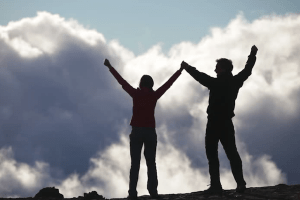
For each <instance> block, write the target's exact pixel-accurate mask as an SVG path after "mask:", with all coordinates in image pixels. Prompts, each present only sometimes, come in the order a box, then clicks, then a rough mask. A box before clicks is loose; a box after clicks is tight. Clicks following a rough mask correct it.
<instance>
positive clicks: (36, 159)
mask: <svg viewBox="0 0 300 200" xmlns="http://www.w3.org/2000/svg"><path fill="white" fill-rule="evenodd" d="M299 21H300V16H299V15H290V16H284V17H282V16H272V17H264V18H261V19H257V20H255V21H253V22H248V21H247V20H246V19H244V17H243V16H242V15H238V16H237V17H236V18H235V19H233V20H232V21H231V22H230V23H229V24H228V25H227V26H226V27H225V28H218V27H214V28H212V29H211V34H210V35H208V36H206V37H204V38H202V39H201V40H200V41H199V43H197V44H195V43H191V42H188V41H184V42H181V43H179V44H176V45H174V46H173V47H172V48H171V49H170V51H169V52H168V54H164V53H162V51H161V47H160V45H155V46H153V47H152V48H151V49H149V50H148V51H147V52H146V53H144V54H142V55H137V56H136V55H134V54H133V53H132V52H131V51H130V50H128V49H126V48H125V47H123V46H122V45H120V44H119V43H118V41H117V40H113V41H106V40H105V38H104V36H103V35H102V34H101V33H98V32H97V31H95V30H89V29H87V28H85V27H84V26H82V25H81V24H79V23H78V22H77V21H76V20H73V19H70V20H66V19H64V18H62V17H61V16H59V15H53V14H50V13H47V12H39V13H38V14H37V16H36V17H33V18H25V19H22V20H20V21H17V22H10V23H9V24H8V25H7V26H0V45H1V47H2V48H1V50H0V66H1V73H0V90H1V93H2V95H1V101H0V137H1V140H0V147H1V148H2V149H1V152H0V155H1V156H0V158H1V160H0V165H1V171H3V170H4V171H3V172H5V173H1V178H0V181H1V183H3V184H1V185H10V184H12V187H4V186H3V187H0V193H1V194H7V196H14V195H17V196H26V195H30V196H33V195H34V194H35V193H36V192H37V191H36V189H37V187H41V186H52V184H54V185H55V186H57V187H59V188H60V190H61V192H62V193H63V194H64V195H65V197H73V196H78V195H82V194H83V192H89V191H91V190H97V191H98V193H99V194H103V195H104V196H105V197H117V196H120V197H121V196H124V195H126V193H127V190H128V176H129V165H130V157H129V148H128V137H127V136H128V134H129V132H130V130H129V127H128V126H129V125H128V122H129V120H130V117H131V112H132V111H131V106H132V104H131V99H130V97H129V96H128V95H127V94H126V93H125V92H124V91H123V90H122V88H121V87H120V86H119V85H118V83H117V82H116V81H115V80H114V78H113V77H112V76H111V75H110V73H109V72H108V70H107V69H106V68H105V67H104V66H103V64H102V62H103V60H104V58H109V59H110V60H111V63H112V64H113V65H114V66H115V68H116V69H117V70H118V71H119V72H120V73H121V74H122V75H123V77H124V78H125V79H126V80H127V81H128V82H129V83H130V84H131V85H132V86H134V87H137V85H138V82H139V79H140V77H141V76H142V75H143V74H149V75H151V76H152V77H153V79H154V80H155V84H154V88H155V89H157V88H158V87H159V86H160V85H162V84H163V83H164V82H165V81H166V80H167V79H168V78H169V77H170V76H171V75H172V74H173V73H174V72H175V71H176V70H177V69H179V67H180V63H181V61H182V60H185V61H186V62H188V63H189V64H191V65H193V66H195V67H197V69H199V70H201V71H203V72H205V73H207V74H209V75H211V76H214V71H213V70H214V67H215V60H216V59H217V58H220V57H226V58H229V59H231V60H232V61H233V64H234V66H235V68H234V71H233V73H234V74H236V73H237V72H239V71H240V70H241V69H242V68H243V67H244V65H245V62H246V60H247V56H248V54H249V52H250V48H251V46H252V45H253V44H255V45H257V47H258V48H259V51H258V55H257V63H256V65H255V67H254V69H253V74H252V76H251V77H250V78H249V79H248V80H247V81H246V82H245V84H244V86H243V88H242V89H241V90H240V93H239V97H238V99H237V102H236V117H235V118H234V123H235V128H236V137H237V145H238V150H239V152H240V155H241V157H242V160H243V167H244V174H245V179H246V181H247V186H263V185H274V184H277V183H281V182H288V183H297V181H299V178H300V175H299V174H298V173H297V170H295V169H296V167H297V166H299V164H300V163H299V161H298V160H297V159H296V154H295V152H297V149H298V144H297V143H296V142H295V141H298V140H299V136H298V134H297V133H298V131H299V128H300V127H299V124H298V121H299V120H298V119H299V116H300V115H299V113H300V112H299V106H298V102H299V95H298V94H299V83H300V79H299V78H298V74H299V61H300V60H299V57H298V56H297V53H298V52H299V47H300V44H299V40H298V39H297V38H298V35H299V32H300V27H299ZM208 92H209V91H208V90H207V89H206V88H204V87H202V86H200V85H199V83H197V82H196V81H195V80H193V79H192V78H191V77H190V76H189V75H188V74H187V73H186V72H183V73H182V75H181V76H180V77H179V79H178V80H177V81H176V82H175V83H174V84H173V86H172V87H171V88H170V89H169V90H168V91H167V92H166V94H165V95H164V96H163V97H162V98H161V99H160V100H159V101H158V104H157V108H156V120H157V133H158V135H159V144H158V151H157V167H158V175H159V192H161V193H177V192H191V191H196V190H203V189H205V188H206V185H207V184H209V176H208V169H207V159H206V155H205V149H204V136H205V126H206V107H207V102H208ZM220 146H221V145H220ZM12 152H14V155H12ZM120 155H122V156H120ZM219 155H220V165H221V181H222V184H223V186H224V188H225V189H229V188H234V187H235V182H234V180H233V177H232V174H231V171H230V166H229V163H228V160H227V158H226V155H225V154H224V151H223V150H222V148H221V147H220V149H219ZM291 161H293V165H290V164H289V165H287V164H286V163H289V162H291ZM7 163H8V164H7ZM7 166H9V168H7ZM145 166H146V165H145V161H143V162H142V163H141V171H140V179H139V185H138V191H139V194H147V191H146V168H145ZM10 168H11V169H13V170H11V171H9V169H10ZM5 170H6V171H5ZM5 174H10V175H9V176H5ZM26 177H30V179H34V180H36V181H35V182H34V183H32V182H30V183H29V182H28V181H27V180H28V178H26ZM166 186H168V187H166ZM39 189H40V188H39Z"/></svg>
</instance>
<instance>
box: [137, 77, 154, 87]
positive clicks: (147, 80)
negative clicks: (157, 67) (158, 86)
mask: <svg viewBox="0 0 300 200" xmlns="http://www.w3.org/2000/svg"><path fill="white" fill-rule="evenodd" d="M153 85H154V81H153V79H152V77H151V76H149V75H143V76H142V78H141V80H140V89H142V87H146V88H149V89H150V90H153V89H152V87H153Z"/></svg>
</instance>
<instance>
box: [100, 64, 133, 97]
mask: <svg viewBox="0 0 300 200" xmlns="http://www.w3.org/2000/svg"><path fill="white" fill-rule="evenodd" d="M104 65H105V66H107V67H108V69H109V71H110V72H111V73H112V75H113V76H114V77H115V78H116V79H117V81H118V82H119V83H120V85H122V87H123V89H124V90H125V91H126V92H127V93H128V94H129V95H130V96H132V95H133V93H134V91H135V89H134V88H133V87H132V86H131V85H130V84H129V83H127V81H125V80H124V79H123V78H122V76H121V75H120V74H119V73H118V72H117V71H116V70H115V68H113V66H112V65H111V64H110V62H109V60H107V59H105V60H104Z"/></svg>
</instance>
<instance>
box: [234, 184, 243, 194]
mask: <svg viewBox="0 0 300 200" xmlns="http://www.w3.org/2000/svg"><path fill="white" fill-rule="evenodd" d="M245 190H246V186H245V185H238V186H237V187H236V189H235V191H236V192H237V193H244V192H245Z"/></svg>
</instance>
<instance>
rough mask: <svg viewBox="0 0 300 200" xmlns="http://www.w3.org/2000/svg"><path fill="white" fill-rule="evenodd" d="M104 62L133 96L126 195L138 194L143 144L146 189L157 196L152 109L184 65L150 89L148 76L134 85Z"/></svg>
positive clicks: (151, 83)
mask: <svg viewBox="0 0 300 200" xmlns="http://www.w3.org/2000/svg"><path fill="white" fill-rule="evenodd" d="M104 65H106V66H107V67H108V68H109V70H110V72H111V73H112V75H113V76H114V77H115V78H116V79H117V81H118V82H119V83H120V84H121V85H122V87H123V89H124V90H125V91H126V92H127V93H128V94H129V95H130V96H131V97H132V99H133V109H132V110H133V115H132V118H131V122H130V125H131V126H132V132H131V134H130V136H129V137H130V157H131V168H130V175H129V190H128V194H129V196H128V198H130V199H136V198H137V191H136V186H137V182H138V176H139V170H140V160H141V150H142V146H143V145H144V155H145V159H146V163H147V168H148V182H147V189H148V191H149V193H150V195H151V197H154V198H159V196H158V193H157V185H158V180H157V171H156V163H155V157H156V146H157V135H156V131H155V118H154V110H155V106H156V102H157V100H158V99H159V98H160V97H161V96H162V95H163V94H164V93H165V92H166V91H167V90H168V89H169V88H170V87H171V85H172V84H173V83H174V81H175V80H176V79H177V78H178V77H179V75H180V74H181V72H182V70H183V66H182V67H180V69H179V70H178V71H177V72H176V73H175V74H173V76H172V77H171V78H170V79H169V80H168V81H167V82H166V83H165V84H163V85H162V86H161V87H160V88H159V89H157V90H156V91H154V90H153V89H152V87H153V85H154V82H153V79H152V78H151V76H149V75H143V76H142V78H141V80H140V84H139V88H137V89H135V88H133V87H132V86H131V85H130V84H128V83H127V82H126V81H125V80H124V79H123V78H122V77H121V76H120V74H119V73H118V72H117V71H116V70H115V69H114V68H113V67H112V66H111V64H110V63H109V61H108V60H107V59H105V61H104Z"/></svg>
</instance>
